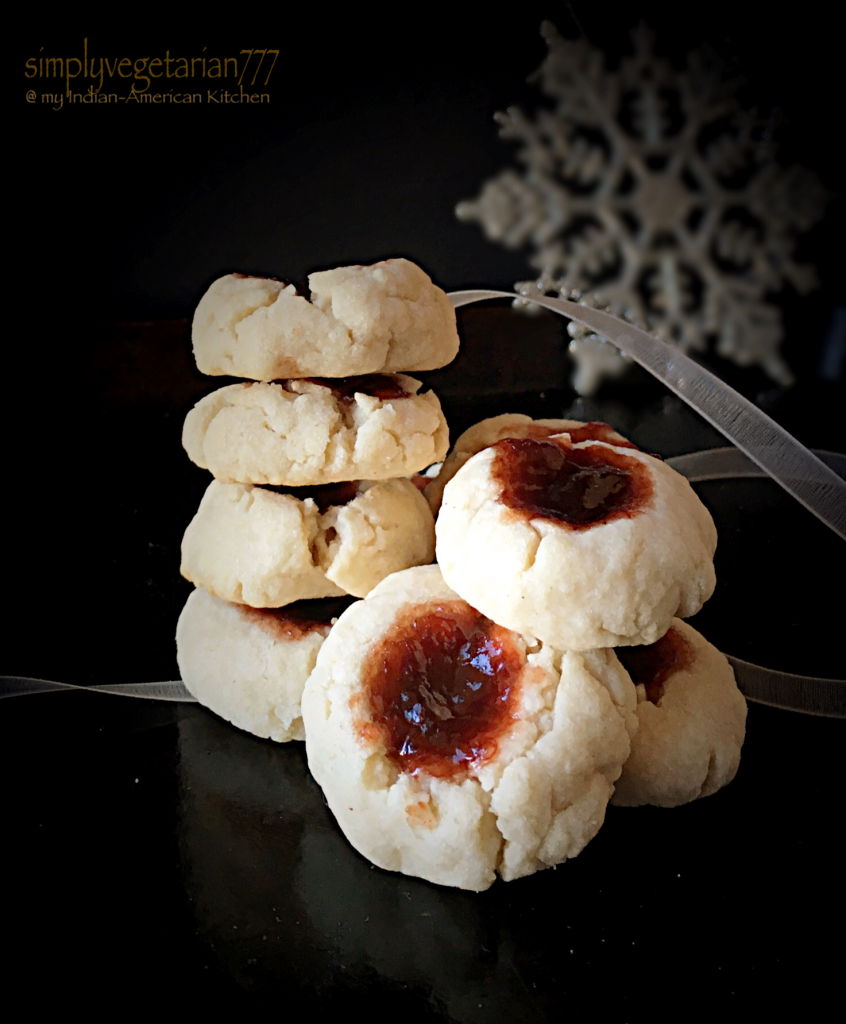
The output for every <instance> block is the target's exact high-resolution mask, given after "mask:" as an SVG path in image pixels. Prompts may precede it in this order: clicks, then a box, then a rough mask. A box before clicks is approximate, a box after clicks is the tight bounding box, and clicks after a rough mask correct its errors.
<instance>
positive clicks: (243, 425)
mask: <svg viewBox="0 0 846 1024" xmlns="http://www.w3.org/2000/svg"><path fill="white" fill-rule="evenodd" d="M388 380H389V381H390V382H392V385H393V388H394V390H396V391H397V392H398V393H397V394H396V395H393V396H389V397H384V398H380V397H378V396H377V395H375V394H367V393H366V391H354V393H353V394H352V395H350V396H346V395H339V394H338V393H337V392H336V390H335V389H333V387H330V385H331V383H332V382H331V381H327V382H326V383H318V382H315V381H304V380H303V381H299V380H291V381H282V382H279V383H274V384H231V385H229V386H228V387H223V388H220V389H219V390H218V391H214V392H212V394H210V395H207V396H206V397H205V398H203V399H201V400H200V401H199V402H198V403H197V404H196V405H195V406H194V408H193V409H192V410H191V411H190V412H189V413H188V416H187V417H186V419H185V426H184V429H183V432H182V444H183V446H184V447H185V450H186V451H187V453H188V457H189V458H190V459H191V461H192V462H195V463H196V464H197V465H198V466H201V467H202V468H203V469H208V470H210V471H211V473H212V474H213V475H214V476H215V477H216V478H217V479H218V480H222V481H224V482H227V483H252V484H279V485H284V486H288V487H299V486H317V485H320V484H328V483H334V482H336V481H339V480H387V479H391V478H393V477H400V476H410V475H411V474H412V473H417V472H419V471H420V470H421V469H425V468H426V467H427V466H430V465H431V464H432V463H433V462H438V461H439V460H440V459H442V458H443V457H444V455H445V454H446V451H447V448H448V446H449V431H448V428H447V424H446V420H445V419H444V414H443V412H442V411H441V404H440V402H439V401H438V399H437V396H436V395H435V394H434V393H433V392H432V391H426V392H424V393H423V394H418V391H419V388H420V386H421V385H420V382H419V381H417V380H414V378H413V377H405V376H403V375H402V374H398V375H396V376H394V377H390V378H388ZM345 384H347V385H348V387H350V388H352V389H353V390H354V389H355V387H357V386H358V385H356V384H355V383H354V382H353V383H350V382H349V381H347V382H345ZM360 386H361V387H362V388H368V387H369V388H370V389H371V390H373V391H379V388H378V387H374V385H373V382H372V381H371V380H369V379H368V378H364V379H363V381H362V383H361V385H360ZM383 390H389V389H383Z"/></svg>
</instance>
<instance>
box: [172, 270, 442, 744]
mask: <svg viewBox="0 0 846 1024" xmlns="http://www.w3.org/2000/svg"><path fill="white" fill-rule="evenodd" d="M308 284H309V289H310V298H308V297H306V295H305V294H302V293H301V292H300V291H298V290H297V289H296V288H295V287H294V286H292V285H285V284H283V283H281V282H279V281H275V280H271V279H267V278H255V277H245V276H242V275H238V274H232V275H229V276H227V277H224V278H221V279H220V280H219V281H217V282H215V284H213V285H212V287H211V288H210V289H209V291H208V292H207V293H206V295H205V296H204V297H203V299H202V300H201V302H200V304H199V306H198V308H197V311H196V315H195V317H194V324H193V344H194V354H195V358H196V361H197V365H198V367H199V368H200V370H201V371H202V372H204V373H207V374H212V375H231V376H236V377H240V378H247V379H246V380H244V381H242V382H240V383H235V384H229V385H228V386H226V387H222V388H220V389H219V390H217V391H215V392H213V393H212V394H210V395H208V396H207V397H206V398H204V399H203V400H202V401H200V402H199V403H198V404H197V405H196V406H195V407H194V409H192V410H191V412H189V414H188V416H187V419H186V421H185V428H184V432H183V444H184V446H185V449H186V451H187V453H188V456H189V457H190V458H191V460H192V461H193V462H195V463H196V464H197V465H199V466H202V467H203V468H205V469H208V470H210V472H211V473H212V475H213V476H214V480H213V481H212V483H211V484H210V485H209V488H208V490H207V491H206V493H205V495H204V497H203V499H202V501H201V503H200V508H199V511H198V512H197V515H196V516H195V517H194V519H193V521H192V522H191V524H190V525H189V527H188V529H187V531H186V533H185V537H184V540H183V545H182V566H181V571H182V574H183V575H184V576H185V577H186V578H187V579H189V580H191V582H193V583H194V584H195V585H196V586H197V588H198V589H197V590H195V591H194V592H193V593H192V594H191V596H190V597H189V599H188V602H187V604H186V606H185V609H184V610H183V612H182V615H181V616H180V620H179V625H178V627H177V658H178V662H179V667H180V671H181V673H182V679H183V681H184V683H185V685H186V687H187V688H188V689H189V690H190V691H191V693H193V694H194V696H195V697H196V698H197V699H198V700H199V701H200V702H201V703H203V704H205V705H206V706H208V707H209V708H211V710H213V711H215V712H216V713H218V714H220V715H221V716H222V717H224V718H226V719H227V720H229V721H231V722H232V723H233V724H235V725H237V726H239V727H240V728H243V729H245V730H247V731H249V732H252V733H255V734H256V735H258V736H263V737H269V738H271V739H274V740H279V741H282V740H288V739H302V738H303V725H302V719H301V715H300V697H301V694H302V689H303V686H304V684H305V680H306V678H307V676H308V674H309V672H310V671H311V669H312V668H313V666H314V663H315V659H316V656H317V652H318V650H319V648H320V646H321V645H322V643H323V641H324V639H325V638H326V636H327V635H328V633H329V630H330V628H331V624H332V622H333V621H334V618H335V617H336V616H337V614H338V611H339V608H342V607H343V606H344V601H346V602H347V603H349V601H351V600H352V599H353V598H360V597H364V596H365V595H366V594H368V593H369V592H370V591H371V590H372V589H373V588H374V587H375V586H377V584H379V583H380V581H382V580H383V579H385V578H386V577H387V576H389V575H390V574H391V573H394V572H397V571H398V570H402V569H405V568H407V567H410V566H418V565H424V564H426V563H428V562H431V561H432V559H433V558H434V549H435V534H434V519H433V516H432V513H431V511H430V508H429V505H428V503H427V501H426V499H425V498H424V497H423V495H422V494H421V493H420V491H419V489H418V488H417V487H416V486H415V484H414V483H412V482H411V480H410V479H409V477H410V476H411V475H413V474H417V473H419V472H421V471H422V470H424V469H425V468H426V467H427V466H430V465H431V464H433V463H435V462H438V461H439V460H441V459H442V458H443V457H444V455H445V454H446V450H447V447H448V432H447V425H446V421H445V420H444V416H443V413H442V412H441V407H440V403H439V402H438V399H437V397H436V396H435V395H434V394H433V393H432V392H431V391H425V390H422V389H421V384H420V382H419V381H417V380H415V379H414V378H413V377H409V376H406V375H405V374H404V372H401V371H418V370H431V369H435V368H437V367H440V366H444V365H445V364H446V363H448V362H450V361H451V360H452V359H453V358H454V357H455V355H456V352H457V350H458V334H457V332H456V325H455V313H454V310H453V307H452V305H451V303H450V302H449V299H448V298H447V297H446V295H445V294H444V292H443V291H441V290H440V289H439V288H437V287H435V285H433V284H432V282H431V280H430V279H429V278H428V277H427V275H426V274H425V273H424V272H423V271H422V270H420V268H419V267H416V266H415V265H414V264H413V263H410V262H409V261H407V260H403V259H397V260H386V261H385V262H383V263H377V264H375V265H373V266H370V267H344V268H340V269H338V270H331V271H325V272H321V273H315V274H312V275H311V276H310V277H309V282H308ZM326 599H333V601H327V600H326ZM339 601H340V604H339Z"/></svg>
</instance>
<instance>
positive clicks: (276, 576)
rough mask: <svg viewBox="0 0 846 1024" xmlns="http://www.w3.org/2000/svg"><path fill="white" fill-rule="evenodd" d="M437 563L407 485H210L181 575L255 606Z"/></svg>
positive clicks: (431, 537) (423, 510) (363, 584)
mask: <svg viewBox="0 0 846 1024" xmlns="http://www.w3.org/2000/svg"><path fill="white" fill-rule="evenodd" d="M434 556H435V523H434V520H433V518H432V513H431V511H430V509H429V506H428V504H427V503H426V499H425V498H424V497H423V495H422V494H421V493H420V491H419V490H418V488H417V487H415V486H414V484H413V483H411V481H410V480H407V479H399V480H386V481H384V482H382V483H371V482H369V481H368V482H362V483H345V484H334V485H329V486H325V487H322V488H304V489H301V490H298V491H297V492H295V493H285V492H282V493H278V492H277V491H276V490H275V489H270V488H267V487H262V486H254V485H251V484H222V483H219V482H218V481H217V480H213V481H212V482H211V484H210V485H209V487H208V489H207V490H206V493H205V494H204V495H203V499H202V501H201V502H200V508H199V510H198V512H197V514H196V516H195V517H194V518H193V520H192V521H191V523H190V524H189V526H188V529H187V530H186V531H185V536H184V538H183V541H182V565H181V572H182V575H183V576H185V577H186V578H187V579H189V580H191V582H192V583H194V584H196V585H197V586H200V587H204V588H205V589H206V590H208V591H209V592H210V593H212V594H215V595H216V596H217V597H221V598H224V599H225V600H227V601H237V602H242V603H243V604H247V605H251V606H253V607H257V608H275V607H277V606H279V605H284V604H288V603H290V602H291V601H301V600H306V599H308V598H316V597H332V596H336V595H340V594H353V595H355V596H356V597H364V595H365V594H367V593H369V592H370V591H371V590H372V589H373V588H374V587H375V586H376V584H377V583H379V582H380V581H381V580H383V579H384V578H385V577H386V576H388V575H390V574H391V573H392V572H396V571H397V570H399V569H406V568H408V567H409V566H412V565H424V564H426V563H427V562H431V561H432V559H433V558H434Z"/></svg>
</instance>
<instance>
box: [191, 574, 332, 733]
mask: <svg viewBox="0 0 846 1024" xmlns="http://www.w3.org/2000/svg"><path fill="white" fill-rule="evenodd" d="M285 611H286V612H287V610H285ZM330 628H331V625H330V622H329V621H326V622H319V621H309V620H308V619H307V618H303V617H302V616H301V615H299V616H298V615H296V613H295V612H294V611H292V612H291V613H290V615H289V616H288V617H286V615H285V614H282V615H277V614H275V613H274V612H269V611H268V612H266V611H256V610H255V609H253V608H247V607H245V606H243V605H238V604H230V603H229V602H227V601H221V600H220V599H219V598H216V597H213V596H212V595H211V594H207V593H206V592H205V591H204V590H195V591H193V593H191V595H190V596H189V598H188V601H187V603H186V605H185V607H184V608H183V610H182V614H181V615H180V616H179V622H178V624H177V627H176V659H177V662H178V664H179V671H180V673H181V675H182V681H183V682H184V683H185V686H186V688H187V689H188V690H189V691H190V692H191V693H192V694H193V696H195V697H196V698H197V700H198V701H199V702H200V703H201V704H203V705H205V707H207V708H208V709H209V710H210V711H213V712H214V713H215V714H217V715H220V717H221V718H225V719H226V721H228V722H231V723H232V724H233V725H235V726H237V727H238V728H239V729H244V730H245V731H246V732H251V733H253V735H255V736H261V737H263V738H265V739H272V740H276V741H277V742H280V743H281V742H284V741H286V740H301V739H303V738H304V733H303V721H302V715H301V711H300V700H301V697H302V692H303V687H304V686H305V681H306V679H308V676H309V673H310V672H311V670H312V669H313V668H314V664H315V661H316V660H317V652H318V651H319V650H320V648H321V646H322V644H323V641H324V640H325V639H326V637H327V636H328V635H329V630H330Z"/></svg>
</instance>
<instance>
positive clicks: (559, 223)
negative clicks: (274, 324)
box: [456, 22, 825, 394]
mask: <svg viewBox="0 0 846 1024" xmlns="http://www.w3.org/2000/svg"><path fill="white" fill-rule="evenodd" d="M541 33H542V35H543V36H544V38H545V39H546V42H547V44H548V47H549V53H548V55H547V56H546V58H545V60H544V62H543V64H542V65H541V67H540V68H539V70H538V71H537V72H536V73H535V75H534V76H533V78H532V79H530V80H533V81H537V82H538V83H539V85H540V88H541V91H542V92H543V93H544V94H545V95H546V96H548V97H550V98H551V99H552V100H553V101H554V104H553V106H552V108H551V109H550V108H542V109H540V110H538V111H537V113H536V114H535V115H534V116H528V115H527V114H525V113H523V112H522V111H521V110H519V109H517V108H515V107H511V108H509V109H508V110H507V111H506V112H505V113H500V114H497V115H496V119H497V121H498V122H499V124H500V125H501V126H502V127H501V135H502V137H503V138H505V139H511V140H515V141H516V142H518V143H519V144H520V149H519V151H518V159H519V161H520V162H521V163H522V164H523V165H524V167H525V171H524V172H523V173H518V172H517V171H515V170H506V171H504V172H503V173H502V174H500V175H499V176H498V177H496V178H493V179H492V180H490V181H488V182H487V183H485V184H484V186H483V188H482V191H481V193H480V195H479V196H478V198H476V199H475V200H472V201H467V202H462V203H460V204H459V205H458V207H457V210H456V212H457V215H458V217H459V218H460V219H462V220H468V221H477V222H479V223H480V224H481V226H482V228H483V230H484V232H485V234H486V235H487V237H488V238H489V239H491V240H493V241H497V242H500V243H502V244H503V245H505V246H508V247H510V248H520V247H523V246H526V245H528V246H530V247H531V249H532V250H533V254H532V256H531V259H530V264H531V266H532V267H534V268H535V269H536V270H538V271H539V274H538V277H537V278H536V279H535V280H533V281H518V282H517V283H516V284H515V289H516V290H517V291H518V292H519V293H520V294H521V295H526V296H530V295H538V294H543V295H556V294H557V295H562V296H565V297H573V295H574V294H575V295H577V296H579V297H580V298H581V299H582V301H584V302H585V303H587V304H589V305H595V306H600V307H603V308H607V309H608V310H609V311H610V312H612V313H615V314H617V315H622V316H625V317H627V318H628V319H630V320H632V321H633V322H634V323H637V324H639V325H640V326H642V327H645V328H646V329H647V330H650V331H652V332H653V333H654V334H656V335H658V336H659V337H663V338H664V339H665V340H667V341H673V342H675V343H676V344H678V345H679V346H680V348H682V349H684V350H685V351H693V352H697V351H705V350H706V349H707V348H708V347H709V346H712V345H713V346H714V347H715V349H716V351H717V353H718V354H719V355H721V356H724V357H727V358H729V359H732V360H733V361H734V362H736V363H737V364H739V365H741V366H750V365H755V364H757V365H759V366H761V367H762V368H763V369H764V371H765V372H766V373H767V374H768V375H769V376H770V377H771V378H772V379H773V380H774V381H776V382H777V383H779V384H788V383H790V381H791V379H792V377H791V373H790V369H789V368H788V366H787V364H786V363H785V362H784V360H783V359H782V357H781V355H780V353H779V342H780V341H781V337H782V324H781V315H780V311H779V309H778V308H777V307H776V306H775V305H774V304H773V300H774V298H775V297H776V296H777V294H778V293H779V292H780V291H781V290H782V289H783V287H784V286H785V285H789V286H791V287H792V288H793V289H795V290H796V291H797V292H800V293H805V292H807V291H809V290H810V289H811V288H813V287H814V286H815V284H816V277H815V274H814V270H813V268H812V267H810V266H807V265H804V264H801V263H799V262H797V260H796V259H795V258H794V250H795V245H796V240H797V236H798V235H799V234H800V233H801V232H803V231H806V230H807V229H808V228H810V227H811V226H812V225H813V224H814V223H815V222H816V221H817V220H819V218H820V216H821V215H822V210H823V206H824V199H825V197H824V192H823V190H822V188H821V186H820V185H819V184H818V183H817V181H816V179H815V178H813V176H812V175H810V174H809V173H808V172H806V171H804V170H803V169H801V168H795V167H794V168H784V167H782V166H780V165H778V164H777V163H775V162H774V160H773V156H774V151H775V145H774V142H773V127H774V125H773V123H772V120H771V119H770V120H765V119H762V118H760V117H758V115H757V114H756V113H755V112H754V111H746V110H743V109H741V105H740V103H739V101H738V99H737V91H738V87H739V86H740V85H741V84H742V83H741V80H740V79H739V78H737V77H729V76H727V75H726V74H725V71H724V68H723V67H721V66H720V65H719V64H718V63H717V62H716V61H715V60H714V59H712V58H710V57H709V56H708V55H706V54H705V53H698V52H695V53H692V54H690V55H689V57H688V59H687V64H686V67H685V68H684V70H682V71H679V70H677V69H675V68H673V67H672V66H671V64H670V63H669V62H668V61H665V60H662V59H660V58H658V57H656V56H655V53H654V47H653V39H652V35H651V33H650V32H649V31H648V30H647V29H645V28H640V29H638V30H637V32H636V33H635V34H634V36H633V40H632V41H633V50H634V52H633V53H632V54H630V55H629V56H627V57H625V58H624V59H623V60H622V61H621V62H620V64H619V67H617V68H615V69H609V68H608V67H607V65H606V61H605V58H604V56H603V54H602V53H601V52H600V51H598V50H596V49H594V48H593V47H591V46H590V45H589V44H588V43H587V42H586V41H585V40H583V39H577V40H568V39H566V38H564V37H562V36H561V35H560V34H559V33H558V31H557V30H556V28H555V27H554V26H553V25H551V24H550V23H548V22H545V23H544V24H543V25H542V26H541ZM524 305H525V303H524ZM533 308H535V309H536V308H537V307H533ZM570 334H571V336H572V341H571V344H570V348H571V351H572V354H573V357H574V359H575V361H576V366H577V369H576V375H575V379H574V384H575V386H576V388H577V390H579V391H580V392H581V393H582V394H589V393H591V392H592V391H593V390H595V388H596V386H597V385H598V384H599V383H600V381H601V380H602V379H603V378H604V377H606V376H610V375H615V374H617V373H620V372H621V371H622V370H623V369H624V368H625V365H626V362H625V359H624V357H622V356H621V355H620V354H619V353H618V352H617V350H616V348H614V346H613V345H611V344H609V343H606V342H604V341H603V340H602V339H600V338H598V337H596V336H595V335H592V334H590V333H589V332H588V331H587V330H586V329H585V328H582V327H579V326H578V325H577V324H570Z"/></svg>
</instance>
